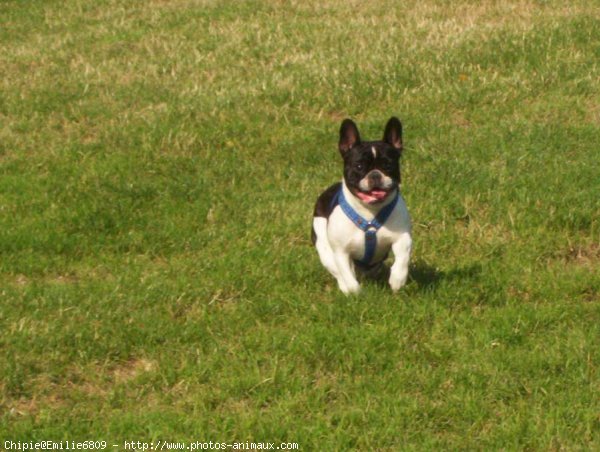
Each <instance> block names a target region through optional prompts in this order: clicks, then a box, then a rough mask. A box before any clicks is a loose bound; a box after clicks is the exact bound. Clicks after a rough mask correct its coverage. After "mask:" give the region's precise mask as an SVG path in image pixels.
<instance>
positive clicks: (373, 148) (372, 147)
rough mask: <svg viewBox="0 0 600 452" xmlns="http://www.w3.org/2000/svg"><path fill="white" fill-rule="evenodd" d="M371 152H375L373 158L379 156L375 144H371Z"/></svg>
mask: <svg viewBox="0 0 600 452" xmlns="http://www.w3.org/2000/svg"><path fill="white" fill-rule="evenodd" d="M371 152H372V153H373V158H374V159H376V158H377V149H375V146H371Z"/></svg>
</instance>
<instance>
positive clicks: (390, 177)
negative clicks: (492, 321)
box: [312, 117, 412, 295]
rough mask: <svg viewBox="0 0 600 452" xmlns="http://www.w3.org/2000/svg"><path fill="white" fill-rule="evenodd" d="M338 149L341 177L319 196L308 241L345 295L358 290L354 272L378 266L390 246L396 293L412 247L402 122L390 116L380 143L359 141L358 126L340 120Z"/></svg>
mask: <svg viewBox="0 0 600 452" xmlns="http://www.w3.org/2000/svg"><path fill="white" fill-rule="evenodd" d="M339 151H340V154H341V156H342V159H343V160H344V175H343V179H342V181H341V182H338V183H336V184H334V185H332V186H331V187H329V188H328V189H327V190H325V191H324V192H323V193H321V195H320V196H319V198H318V199H317V203H316V205H315V210H314V214H313V224H312V242H313V244H314V245H315V247H316V249H317V252H318V254H319V258H320V260H321V263H322V264H323V266H324V267H325V268H326V269H327V270H328V271H329V273H331V274H332V275H333V277H334V278H335V279H336V280H337V283H338V286H339V288H340V290H341V291H342V292H343V293H344V294H346V295H348V294H356V293H358V292H359V291H360V284H359V282H358V280H357V278H356V271H357V270H359V271H361V272H363V273H367V274H369V273H371V272H372V271H373V270H375V269H379V268H381V266H382V265H383V261H384V260H385V259H386V258H387V256H388V254H389V251H390V249H391V250H392V251H393V253H394V263H393V265H392V266H391V268H390V276H389V284H390V287H391V289H392V291H394V292H396V291H398V290H399V289H400V288H401V287H402V286H403V285H404V284H406V279H407V277H408V263H409V259H410V251H411V246H412V238H411V222H410V216H409V214H408V209H407V208H406V203H405V202H404V199H403V198H402V195H401V194H400V188H399V185H400V155H401V153H402V123H401V122H400V120H399V119H398V118H396V117H392V118H390V119H389V121H388V122H387V124H386V126H385V130H384V133H383V140H382V141H362V140H361V138H360V134H359V132H358V128H357V127H356V124H355V123H354V122H353V121H352V120H350V119H344V121H342V125H341V127H340V140H339Z"/></svg>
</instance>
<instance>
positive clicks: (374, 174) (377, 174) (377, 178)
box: [369, 171, 381, 184]
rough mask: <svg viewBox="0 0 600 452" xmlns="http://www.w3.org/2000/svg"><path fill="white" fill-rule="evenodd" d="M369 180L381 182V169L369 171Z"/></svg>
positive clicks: (373, 182) (376, 182) (374, 182)
mask: <svg viewBox="0 0 600 452" xmlns="http://www.w3.org/2000/svg"><path fill="white" fill-rule="evenodd" d="M369 182H371V183H372V184H378V183H380V182H381V173H380V172H379V171H371V172H370V173H369Z"/></svg>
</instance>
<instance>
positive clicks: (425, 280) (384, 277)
mask: <svg viewBox="0 0 600 452" xmlns="http://www.w3.org/2000/svg"><path fill="white" fill-rule="evenodd" d="M480 273H481V265H479V264H474V265H469V266H466V267H460V268H455V269H452V270H449V271H443V270H440V269H439V268H437V267H434V266H433V265H431V264H429V263H428V262H425V261H423V260H418V261H415V262H413V263H411V264H410V266H409V269H408V285H409V286H410V285H412V284H415V285H416V288H417V290H435V289H436V288H437V286H438V285H439V284H440V283H441V282H442V281H451V280H453V279H457V278H460V279H472V278H476V277H477V276H478V275H479V274H480ZM389 277H390V267H389V266H388V265H384V266H383V267H382V268H381V269H379V271H378V272H377V273H376V274H364V275H363V278H364V279H365V280H367V281H370V282H371V283H372V284H374V285H376V286H378V287H387V285H388V279H389Z"/></svg>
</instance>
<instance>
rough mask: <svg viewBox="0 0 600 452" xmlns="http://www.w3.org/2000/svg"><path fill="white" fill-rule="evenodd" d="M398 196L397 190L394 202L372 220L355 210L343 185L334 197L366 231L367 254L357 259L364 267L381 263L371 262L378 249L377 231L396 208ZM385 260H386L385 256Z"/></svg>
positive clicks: (358, 225) (353, 220) (349, 216)
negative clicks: (345, 194) (347, 197)
mask: <svg viewBox="0 0 600 452" xmlns="http://www.w3.org/2000/svg"><path fill="white" fill-rule="evenodd" d="M398 196H399V195H398V191H396V196H395V197H394V199H393V200H392V202H390V203H389V204H388V205H386V206H385V207H384V208H383V209H381V210H380V211H379V212H378V213H377V215H375V218H373V219H372V220H371V221H367V220H366V219H365V218H363V217H361V216H360V215H359V214H358V213H357V212H356V210H354V209H353V208H352V206H350V204H348V201H347V200H346V197H345V196H344V191H343V188H342V187H340V190H339V191H338V192H337V194H336V196H335V197H334V202H335V201H337V203H338V204H339V206H340V207H341V209H342V211H343V212H344V213H345V214H346V216H347V217H348V218H349V219H350V221H352V223H354V224H355V225H356V226H357V227H358V228H359V229H360V230H362V231H363V232H364V233H365V254H364V256H363V258H362V259H361V260H357V261H355V262H356V263H357V264H358V265H359V266H362V267H363V268H370V267H374V266H375V265H377V264H379V262H375V263H373V264H372V263H371V260H372V259H373V256H374V255H375V250H376V249H377V231H378V230H379V229H380V228H381V227H382V226H383V225H384V224H385V222H386V221H387V219H388V218H389V216H390V214H391V213H392V211H393V210H394V207H396V203H397V202H398ZM386 257H387V256H386ZM383 260H385V257H384V258H383Z"/></svg>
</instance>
